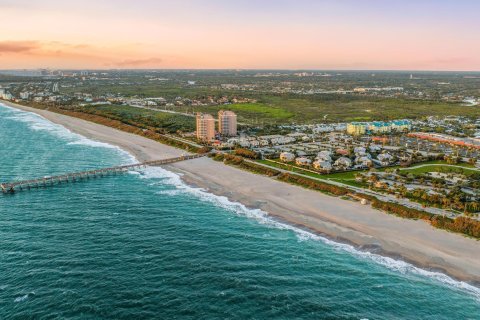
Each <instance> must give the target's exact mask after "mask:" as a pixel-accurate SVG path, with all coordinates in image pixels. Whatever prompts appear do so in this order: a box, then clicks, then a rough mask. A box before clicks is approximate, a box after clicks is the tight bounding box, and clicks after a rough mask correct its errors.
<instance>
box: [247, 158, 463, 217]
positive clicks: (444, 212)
mask: <svg viewBox="0 0 480 320" xmlns="http://www.w3.org/2000/svg"><path fill="white" fill-rule="evenodd" d="M245 161H247V162H250V163H253V164H256V165H260V166H264V167H266V168H269V169H273V170H278V171H280V172H282V173H288V174H295V175H297V176H300V177H304V178H308V179H312V180H317V181H320V182H323V183H328V184H331V185H334V186H337V187H343V188H346V189H349V190H353V191H356V192H359V193H363V194H367V195H370V196H374V197H376V198H377V199H379V200H381V201H386V202H391V203H396V204H400V205H403V206H405V207H408V208H412V209H416V210H420V211H425V212H428V213H431V214H436V215H442V216H447V217H449V218H455V217H456V215H455V214H453V213H451V212H449V211H447V210H444V209H439V208H433V207H423V206H422V205H421V204H419V203H416V202H413V201H410V200H409V199H405V198H402V199H397V198H396V197H395V196H393V195H389V194H383V193H380V192H376V191H372V190H369V189H364V188H359V187H354V186H351V185H348V184H344V183H341V182H338V181H333V180H329V179H320V178H315V177H312V176H308V175H305V174H301V173H297V172H291V171H289V170H285V169H280V168H277V167H273V166H269V165H267V164H263V163H259V162H256V161H252V160H247V159H245Z"/></svg>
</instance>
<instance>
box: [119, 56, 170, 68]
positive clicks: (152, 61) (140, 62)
mask: <svg viewBox="0 0 480 320" xmlns="http://www.w3.org/2000/svg"><path fill="white" fill-rule="evenodd" d="M162 62H163V59H161V58H148V59H127V60H123V61H119V62H117V63H115V65H116V66H118V67H142V66H144V67H145V66H155V65H158V64H160V63H162Z"/></svg>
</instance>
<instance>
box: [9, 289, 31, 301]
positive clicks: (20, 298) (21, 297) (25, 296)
mask: <svg viewBox="0 0 480 320" xmlns="http://www.w3.org/2000/svg"><path fill="white" fill-rule="evenodd" d="M30 295H35V292H33V291H32V292H29V293H27V294H25V295H23V296H20V297H16V298H15V300H13V301H14V302H22V301H25V300H27V299H28V298H29V297H30Z"/></svg>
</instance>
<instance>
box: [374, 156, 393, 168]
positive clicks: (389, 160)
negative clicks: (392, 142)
mask: <svg viewBox="0 0 480 320" xmlns="http://www.w3.org/2000/svg"><path fill="white" fill-rule="evenodd" d="M377 159H378V161H380V164H381V165H382V166H388V165H389V164H390V163H392V160H393V156H392V155H391V154H389V153H381V154H379V155H378V156H377Z"/></svg>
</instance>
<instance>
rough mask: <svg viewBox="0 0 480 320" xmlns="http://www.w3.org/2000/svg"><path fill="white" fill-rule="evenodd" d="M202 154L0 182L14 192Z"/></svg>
mask: <svg viewBox="0 0 480 320" xmlns="http://www.w3.org/2000/svg"><path fill="white" fill-rule="evenodd" d="M203 156H205V155H203V154H194V155H187V156H181V157H176V158H169V159H163V160H154V161H147V162H141V163H134V164H127V165H122V166H115V167H110V168H102V169H95V170H88V171H81V172H73V173H66V174H62V175H58V176H46V177H43V178H38V179H31V180H23V181H14V182H5V183H2V184H0V187H1V189H2V192H3V193H15V191H17V190H24V189H27V190H29V189H31V188H40V187H47V186H53V185H55V184H60V183H62V182H75V181H77V180H82V179H89V178H92V177H103V176H106V175H109V174H117V173H123V172H128V171H129V170H138V169H141V168H145V167H147V166H160V165H164V164H169V163H174V162H180V161H184V160H191V159H196V158H200V157H203Z"/></svg>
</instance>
